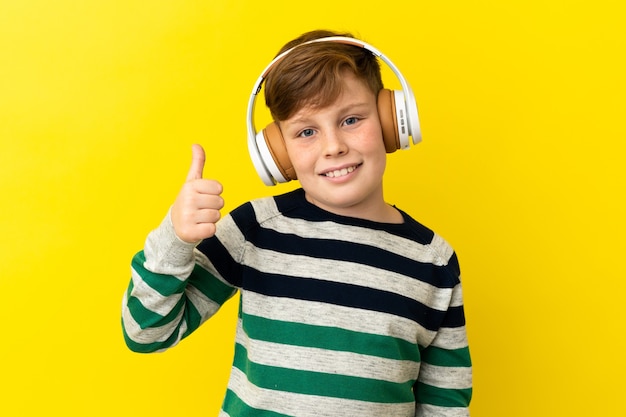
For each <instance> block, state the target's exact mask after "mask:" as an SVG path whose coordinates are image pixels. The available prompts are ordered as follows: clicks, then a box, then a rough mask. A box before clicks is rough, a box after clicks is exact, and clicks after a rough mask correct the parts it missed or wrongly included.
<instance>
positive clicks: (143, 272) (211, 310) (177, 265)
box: [122, 213, 236, 352]
mask: <svg viewBox="0 0 626 417" xmlns="http://www.w3.org/2000/svg"><path fill="white" fill-rule="evenodd" d="M131 277H132V278H131V281H130V283H129V285H128V289H127V291H126V292H125V294H124V297H123V305H122V329H123V332H124V339H125V341H126V344H127V346H128V347H129V348H130V349H131V350H133V351H136V352H154V351H159V350H164V349H167V348H169V347H172V346H174V345H176V344H177V343H178V342H179V341H180V340H181V339H183V338H184V337H186V336H188V335H189V334H191V333H192V332H193V331H194V330H195V329H197V328H198V327H199V326H200V325H201V324H202V323H203V322H204V321H206V320H207V319H208V318H209V317H211V316H212V315H213V314H215V313H216V312H217V310H218V309H219V308H220V306H221V305H222V304H223V303H224V302H225V301H226V300H228V299H229V298H230V297H232V295H234V293H235V292H236V289H235V288H233V287H232V286H230V285H228V284H227V283H226V282H225V281H224V280H222V279H221V278H220V277H219V274H217V272H216V271H215V269H214V268H213V267H212V265H211V263H210V262H209V261H208V259H207V258H206V256H204V255H203V254H201V253H200V252H199V251H198V250H196V249H195V245H193V244H189V243H186V242H183V241H181V240H180V239H179V238H178V237H177V236H176V234H175V232H174V228H173V226H172V223H171V220H170V216H169V213H168V215H167V216H166V217H165V219H164V220H163V222H162V223H161V225H160V226H159V227H158V228H157V229H155V230H154V231H152V232H151V233H150V234H149V235H148V237H147V239H146V243H145V247H144V250H142V251H140V252H139V253H137V254H136V255H135V256H134V257H133V259H132V264H131Z"/></svg>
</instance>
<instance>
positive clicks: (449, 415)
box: [415, 404, 469, 417]
mask: <svg viewBox="0 0 626 417" xmlns="http://www.w3.org/2000/svg"><path fill="white" fill-rule="evenodd" d="M415 417H469V410H468V409H467V408H464V407H438V406H436V405H428V404H420V405H418V406H417V409H416V410H415Z"/></svg>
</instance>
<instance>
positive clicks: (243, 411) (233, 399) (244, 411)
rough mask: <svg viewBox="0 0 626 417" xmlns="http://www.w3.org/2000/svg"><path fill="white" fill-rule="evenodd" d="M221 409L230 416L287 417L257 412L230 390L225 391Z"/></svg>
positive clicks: (265, 411)
mask: <svg viewBox="0 0 626 417" xmlns="http://www.w3.org/2000/svg"><path fill="white" fill-rule="evenodd" d="M222 409H223V410H224V411H225V412H227V413H228V415H230V416H233V417H234V416H254V417H289V416H288V415H286V414H280V413H275V412H273V411H267V410H259V409H257V408H253V407H250V406H249V405H248V404H246V403H245V402H243V401H242V400H241V398H239V397H238V396H237V394H235V393H234V392H232V391H231V390H228V391H226V397H225V398H224V404H223V405H222Z"/></svg>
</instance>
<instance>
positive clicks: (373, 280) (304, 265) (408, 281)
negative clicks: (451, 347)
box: [246, 248, 452, 311]
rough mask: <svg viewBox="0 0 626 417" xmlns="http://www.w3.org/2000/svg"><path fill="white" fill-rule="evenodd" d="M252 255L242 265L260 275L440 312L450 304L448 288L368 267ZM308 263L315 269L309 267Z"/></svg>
mask: <svg viewBox="0 0 626 417" xmlns="http://www.w3.org/2000/svg"><path fill="white" fill-rule="evenodd" d="M254 254H255V256H254V257H250V258H248V259H246V264H247V265H248V266H250V267H252V268H254V269H256V270H258V271H261V272H265V273H269V274H283V275H288V276H293V277H306V278H307V279H308V278H314V279H318V280H323V281H331V282H339V283H345V284H351V285H357V286H362V287H368V288H374V289H377V290H381V291H386V292H392V293H395V294H399V295H402V296H405V297H409V298H411V299H413V300H417V301H419V302H420V303H422V304H424V305H427V306H428V307H430V308H433V309H435V310H440V311H445V310H447V308H448V305H449V304H450V295H451V292H452V289H450V288H441V289H439V288H437V287H434V286H432V285H430V284H428V283H426V282H423V281H420V280H418V279H416V278H413V277H408V276H406V275H402V274H397V273H394V272H391V271H386V270H383V269H380V268H376V267H371V266H369V265H363V264H357V263H352V262H344V261H337V260H333V259H322V258H310V257H308V256H303V255H290V254H285V253H281V252H275V251H271V250H267V249H261V248H256V249H255V250H254ZM312 264H314V265H315V268H311V265H312Z"/></svg>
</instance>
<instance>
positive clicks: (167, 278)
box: [122, 189, 472, 417]
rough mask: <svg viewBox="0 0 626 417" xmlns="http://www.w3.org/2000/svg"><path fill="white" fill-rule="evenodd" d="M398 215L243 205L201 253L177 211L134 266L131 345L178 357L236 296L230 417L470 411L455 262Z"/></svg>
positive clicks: (128, 314) (278, 202) (127, 327)
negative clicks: (390, 220) (183, 236)
mask: <svg viewBox="0 0 626 417" xmlns="http://www.w3.org/2000/svg"><path fill="white" fill-rule="evenodd" d="M401 213H402V215H403V217H404V223H402V224H387V223H377V222H372V221H368V220H362V219H355V218H350V217H343V216H339V215H335V214H332V213H329V212H326V211H324V210H322V209H320V208H318V207H316V206H315V205H313V204H310V203H309V202H308V201H307V200H306V198H305V197H304V192H303V190H302V189H299V190H296V191H292V192H289V193H286V194H283V195H280V196H277V197H268V198H263V199H258V200H253V201H251V202H248V203H246V204H243V205H242V206H240V207H238V208H237V209H235V210H233V211H232V212H231V213H229V214H227V215H225V216H224V217H223V219H221V220H220V221H219V222H218V225H217V232H216V234H215V236H213V237H212V238H210V239H206V240H204V241H202V242H201V243H200V244H198V245H197V246H196V245H192V244H187V243H185V242H182V241H181V240H180V239H178V238H177V237H176V235H175V233H174V229H173V226H172V223H171V220H170V217H169V215H168V216H166V218H165V219H164V221H163V222H162V224H161V225H160V226H159V227H158V228H157V229H155V230H154V231H152V232H151V233H150V234H149V235H148V238H147V240H146V244H145V247H144V250H143V251H141V252H139V253H138V254H136V255H135V257H134V258H133V261H132V271H131V273H132V279H131V282H130V284H129V286H128V290H127V291H126V293H125V294H124V300H123V310H122V327H123V332H124V338H125V340H126V344H127V345H128V347H129V348H130V349H131V350H133V351H136V352H154V351H161V350H164V349H167V348H170V347H172V346H174V345H176V344H177V343H178V342H179V341H180V340H181V339H183V338H185V337H186V336H188V335H189V334H191V333H192V332H193V331H194V330H195V329H197V328H198V327H199V326H200V325H201V324H202V323H203V322H204V321H206V320H207V319H208V318H210V317H211V316H212V315H213V314H215V313H216V312H217V311H218V310H219V308H220V306H221V305H223V303H225V302H226V301H227V300H228V299H229V298H231V297H232V296H233V295H234V294H235V293H236V292H237V291H239V292H240V297H239V300H240V301H239V302H240V305H239V316H238V324H237V331H236V341H235V353H234V359H233V365H232V370H231V375H230V379H229V383H228V387H227V389H226V394H225V398H224V402H223V405H222V409H221V411H220V414H219V416H220V417H227V416H230V417H248V416H259V417H282V416H297V417H321V416H328V417H407V416H433V417H434V416H442V417H443V416H450V417H452V416H454V417H461V416H468V415H469V411H468V406H469V402H470V398H471V394H472V374H471V372H472V371H471V360H470V354H469V348H468V343H467V337H466V331H465V315H464V310H463V297H462V290H461V282H460V270H459V265H458V262H457V257H456V255H455V252H454V251H453V249H452V248H451V247H450V246H449V245H448V244H447V243H446V242H445V241H444V240H443V239H442V238H441V237H439V236H438V235H436V234H434V233H433V232H432V231H431V230H429V229H428V228H426V227H424V226H423V225H421V224H420V223H418V222H417V221H415V220H414V219H412V218H411V217H410V216H408V215H407V214H406V213H404V212H402V211H401Z"/></svg>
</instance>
